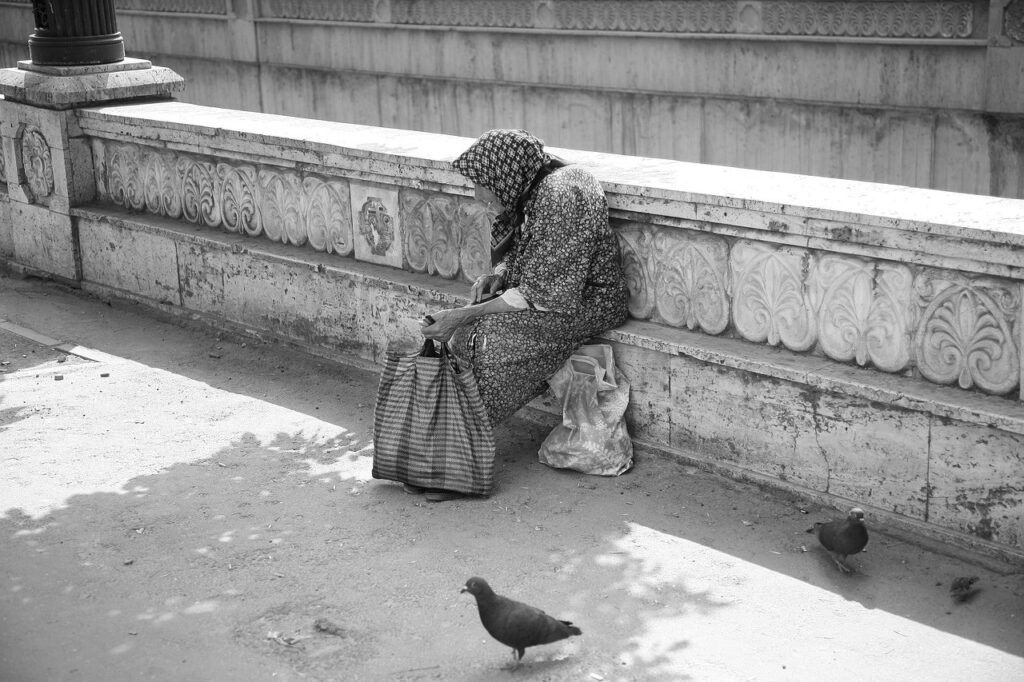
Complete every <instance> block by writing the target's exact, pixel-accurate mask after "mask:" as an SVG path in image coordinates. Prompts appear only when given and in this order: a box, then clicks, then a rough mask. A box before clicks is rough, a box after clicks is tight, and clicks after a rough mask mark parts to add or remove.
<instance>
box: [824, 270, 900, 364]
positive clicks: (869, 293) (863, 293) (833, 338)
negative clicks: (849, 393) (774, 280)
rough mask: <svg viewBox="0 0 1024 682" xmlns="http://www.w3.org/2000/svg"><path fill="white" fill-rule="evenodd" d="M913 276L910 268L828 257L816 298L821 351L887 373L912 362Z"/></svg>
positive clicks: (836, 358) (844, 360)
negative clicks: (870, 364)
mask: <svg viewBox="0 0 1024 682" xmlns="http://www.w3.org/2000/svg"><path fill="white" fill-rule="evenodd" d="M912 284H913V276H912V274H911V272H910V270H909V268H907V267H906V266H903V265H898V264H894V263H881V262H872V261H866V260H862V259H859V258H852V257H845V256H835V255H825V256H822V257H821V258H820V259H819V260H818V261H817V262H816V263H815V265H814V269H813V270H812V272H811V281H810V295H811V301H812V305H813V307H814V311H815V314H816V316H817V324H818V334H819V342H820V344H821V349H822V350H823V351H824V352H825V354H826V355H828V356H829V357H830V358H833V359H834V360H841V361H843V362H848V361H850V360H853V361H855V362H856V363H857V364H858V365H861V366H864V365H866V364H867V363H868V362H871V363H872V364H873V365H874V366H875V367H877V368H879V369H882V370H885V371H887V372H899V371H900V370H902V369H904V368H906V367H907V365H908V364H909V363H910V358H911V352H910V337H911V335H912V333H913V331H912V330H913V307H912V301H913V287H912Z"/></svg>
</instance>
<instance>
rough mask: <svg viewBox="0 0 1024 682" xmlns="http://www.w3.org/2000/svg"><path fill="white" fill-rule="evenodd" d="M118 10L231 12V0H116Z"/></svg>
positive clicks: (224, 13) (173, 12) (188, 12)
mask: <svg viewBox="0 0 1024 682" xmlns="http://www.w3.org/2000/svg"><path fill="white" fill-rule="evenodd" d="M114 5H115V6H116V7H117V9H118V10H128V11H136V12H169V13H172V14H217V15H221V16H227V15H229V14H230V13H231V0H115V2H114Z"/></svg>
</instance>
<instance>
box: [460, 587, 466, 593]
mask: <svg viewBox="0 0 1024 682" xmlns="http://www.w3.org/2000/svg"><path fill="white" fill-rule="evenodd" d="M467 591H468V590H466V588H465V587H463V588H462V589H460V590H459V594H462V593H463V592H467Z"/></svg>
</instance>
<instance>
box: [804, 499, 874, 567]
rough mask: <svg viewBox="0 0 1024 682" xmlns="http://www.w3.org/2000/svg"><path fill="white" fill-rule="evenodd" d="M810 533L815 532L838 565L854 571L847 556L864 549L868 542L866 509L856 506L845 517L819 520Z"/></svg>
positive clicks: (810, 529)
mask: <svg viewBox="0 0 1024 682" xmlns="http://www.w3.org/2000/svg"><path fill="white" fill-rule="evenodd" d="M807 532H808V533H815V534H816V535H817V536H818V542H820V543H821V546H822V547H824V548H825V549H827V550H828V551H829V553H830V554H831V555H832V560H833V561H835V562H836V567H837V568H838V569H839V570H840V571H842V572H843V573H853V568H852V567H850V566H849V565H848V564H847V563H846V557H848V556H850V555H851V554H856V553H857V552H859V551H861V550H862V549H864V547H865V546H866V545H867V544H868V529H867V528H866V527H865V526H864V510H863V509H861V508H860V507H854V508H853V509H851V510H850V513H849V514H847V516H846V518H845V519H841V520H837V521H828V522H825V523H822V522H820V521H819V522H818V523H815V524H814V527H813V528H809V529H808V530H807Z"/></svg>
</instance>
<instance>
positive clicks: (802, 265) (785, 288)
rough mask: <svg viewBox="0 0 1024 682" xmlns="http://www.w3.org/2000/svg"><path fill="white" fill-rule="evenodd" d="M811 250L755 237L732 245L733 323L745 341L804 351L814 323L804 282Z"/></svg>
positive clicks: (814, 333) (811, 339) (810, 343)
mask: <svg viewBox="0 0 1024 682" xmlns="http://www.w3.org/2000/svg"><path fill="white" fill-rule="evenodd" d="M810 258H811V252H810V251H808V250H807V249H797V248H791V247H786V246H783V247H777V246H774V245H771V244H762V243H759V242H751V241H739V242H736V243H735V244H734V245H733V247H732V257H731V261H730V266H731V270H732V292H733V296H734V299H733V310H732V315H733V323H734V324H735V325H736V331H738V332H739V333H740V334H741V335H742V336H743V338H745V339H747V340H748V341H757V342H767V343H768V344H769V345H772V346H777V345H779V343H782V345H784V346H785V347H786V348H789V349H790V350H795V351H805V350H808V349H810V348H811V347H812V346H814V343H815V341H816V339H817V324H816V321H815V318H814V314H813V313H812V311H811V306H810V305H809V301H808V297H807V292H806V290H805V286H804V273H805V272H807V269H808V265H809V261H810Z"/></svg>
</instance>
